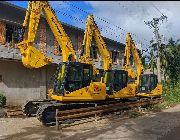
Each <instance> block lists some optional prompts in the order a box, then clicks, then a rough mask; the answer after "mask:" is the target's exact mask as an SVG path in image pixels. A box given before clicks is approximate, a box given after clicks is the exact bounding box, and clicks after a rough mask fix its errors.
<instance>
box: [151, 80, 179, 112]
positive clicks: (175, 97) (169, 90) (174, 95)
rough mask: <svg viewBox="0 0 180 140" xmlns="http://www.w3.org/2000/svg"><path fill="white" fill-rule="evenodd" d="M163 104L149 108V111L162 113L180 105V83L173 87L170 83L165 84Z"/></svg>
mask: <svg viewBox="0 0 180 140" xmlns="http://www.w3.org/2000/svg"><path fill="white" fill-rule="evenodd" d="M162 96H163V100H164V101H163V102H162V103H159V104H155V105H152V106H150V107H148V110H152V111H161V110H162V109H165V108H167V107H170V106H175V105H176V104H179V103H180V82H177V84H176V85H173V84H172V83H170V82H164V83H163V95H162Z"/></svg>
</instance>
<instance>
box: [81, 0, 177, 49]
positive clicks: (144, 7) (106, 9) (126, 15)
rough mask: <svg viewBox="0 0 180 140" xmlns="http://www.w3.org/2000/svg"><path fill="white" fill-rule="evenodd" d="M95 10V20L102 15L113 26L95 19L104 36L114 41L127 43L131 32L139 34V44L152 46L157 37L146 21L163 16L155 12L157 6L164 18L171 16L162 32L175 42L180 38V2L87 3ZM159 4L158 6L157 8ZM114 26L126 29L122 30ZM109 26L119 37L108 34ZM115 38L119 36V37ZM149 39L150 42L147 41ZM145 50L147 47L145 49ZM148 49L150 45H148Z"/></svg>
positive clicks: (160, 30) (164, 24)
mask: <svg viewBox="0 0 180 140" xmlns="http://www.w3.org/2000/svg"><path fill="white" fill-rule="evenodd" d="M85 3H86V4H89V5H91V6H92V8H93V9H94V10H93V11H94V12H93V14H94V17H95V16H98V17H101V18H103V19H106V20H107V21H110V23H111V24H105V23H104V22H103V21H100V20H99V19H98V18H95V20H96V21H97V22H98V23H97V24H98V26H99V27H103V29H104V30H103V31H102V35H104V36H106V37H109V38H111V39H114V40H117V41H119V40H121V43H125V35H122V34H121V33H124V34H125V33H126V32H127V31H129V32H131V33H134V34H136V36H133V35H132V37H133V39H134V40H135V41H136V42H137V43H138V42H142V43H144V44H147V45H149V41H150V40H151V39H152V37H153V30H152V29H150V28H149V27H148V26H147V25H145V23H144V21H150V20H152V19H153V18H154V17H155V18H156V17H160V16H161V13H160V12H159V11H158V10H157V9H155V7H157V8H158V9H159V10H160V11H161V12H162V13H163V14H164V15H166V16H167V17H168V21H167V22H166V21H164V22H163V23H161V22H160V24H159V25H160V27H159V32H160V34H163V35H164V36H165V37H166V38H170V37H171V36H173V37H174V38H175V39H178V38H180V28H179V23H180V16H179V13H180V8H179V7H180V2H179V1H152V2H151V1H103V2H102V1H86V2H85ZM153 5H155V7H154V6H153ZM113 24H114V25H117V26H119V27H122V28H123V29H125V30H126V32H125V31H123V30H120V29H118V28H116V27H115V26H113ZM105 25H106V26H108V27H110V28H113V29H114V30H115V31H113V30H110V29H109V28H107V27H106V30H107V31H109V32H110V31H112V32H114V33H115V34H114V35H111V34H110V33H106V32H105ZM115 36H119V37H118V38H117V37H115ZM145 40H148V41H145ZM143 47H144V46H143ZM145 47H146V48H147V47H148V46H145Z"/></svg>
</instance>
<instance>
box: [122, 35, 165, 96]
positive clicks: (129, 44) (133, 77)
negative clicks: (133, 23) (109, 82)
mask: <svg viewBox="0 0 180 140" xmlns="http://www.w3.org/2000/svg"><path fill="white" fill-rule="evenodd" d="M131 54H132V56H133V59H134V62H135V64H136V69H137V70H136V72H135V70H134V69H133V68H131V67H130V55H131ZM124 58H125V63H124V69H125V70H126V71H128V78H129V79H130V80H129V81H131V82H134V83H135V84H136V87H137V94H136V96H137V97H150V98H152V97H158V96H161V95H162V85H161V84H158V82H157V75H155V74H143V72H144V68H143V64H142V61H141V58H140V56H139V53H138V51H137V49H136V46H135V43H134V41H133V39H132V37H131V34H130V33H129V32H128V33H127V34H126V47H125V55H124Z"/></svg>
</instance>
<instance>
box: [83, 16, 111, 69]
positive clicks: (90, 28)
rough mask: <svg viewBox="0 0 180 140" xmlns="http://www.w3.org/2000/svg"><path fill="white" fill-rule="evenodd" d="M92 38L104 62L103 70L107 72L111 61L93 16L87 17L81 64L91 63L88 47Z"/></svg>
mask: <svg viewBox="0 0 180 140" xmlns="http://www.w3.org/2000/svg"><path fill="white" fill-rule="evenodd" d="M93 36H94V38H95V41H96V43H97V47H98V49H99V52H100V54H101V56H102V58H103V62H104V70H108V69H110V68H111V63H112V60H111V58H110V54H109V51H108V50H107V47H106V44H105V42H104V40H103V38H102V36H101V33H100V31H99V29H98V26H97V25H96V23H95V21H94V18H93V15H88V18H87V22H86V30H85V34H84V40H83V47H84V49H85V54H84V55H83V56H81V58H80V61H81V62H86V63H88V62H91V59H90V47H91V42H92V37H93Z"/></svg>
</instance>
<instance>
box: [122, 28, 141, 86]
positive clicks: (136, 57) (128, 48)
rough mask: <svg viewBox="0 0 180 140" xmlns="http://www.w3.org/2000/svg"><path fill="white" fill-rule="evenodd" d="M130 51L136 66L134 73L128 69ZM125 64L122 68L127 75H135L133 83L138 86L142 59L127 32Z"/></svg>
mask: <svg viewBox="0 0 180 140" xmlns="http://www.w3.org/2000/svg"><path fill="white" fill-rule="evenodd" d="M130 53H132V56H133V58H134V62H135V64H136V67H137V72H136V74H135V73H134V70H132V69H130ZM124 55H125V61H126V63H125V66H124V69H125V70H126V71H128V75H129V76H130V77H133V78H135V77H137V79H136V80H135V83H136V85H137V86H138V85H139V81H140V76H141V74H142V73H143V70H144V68H143V64H142V61H141V58H140V57H139V53H138V51H137V49H136V46H135V44H134V41H133V39H132V37H131V34H130V33H129V32H128V33H127V34H126V47H125V54H124Z"/></svg>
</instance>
